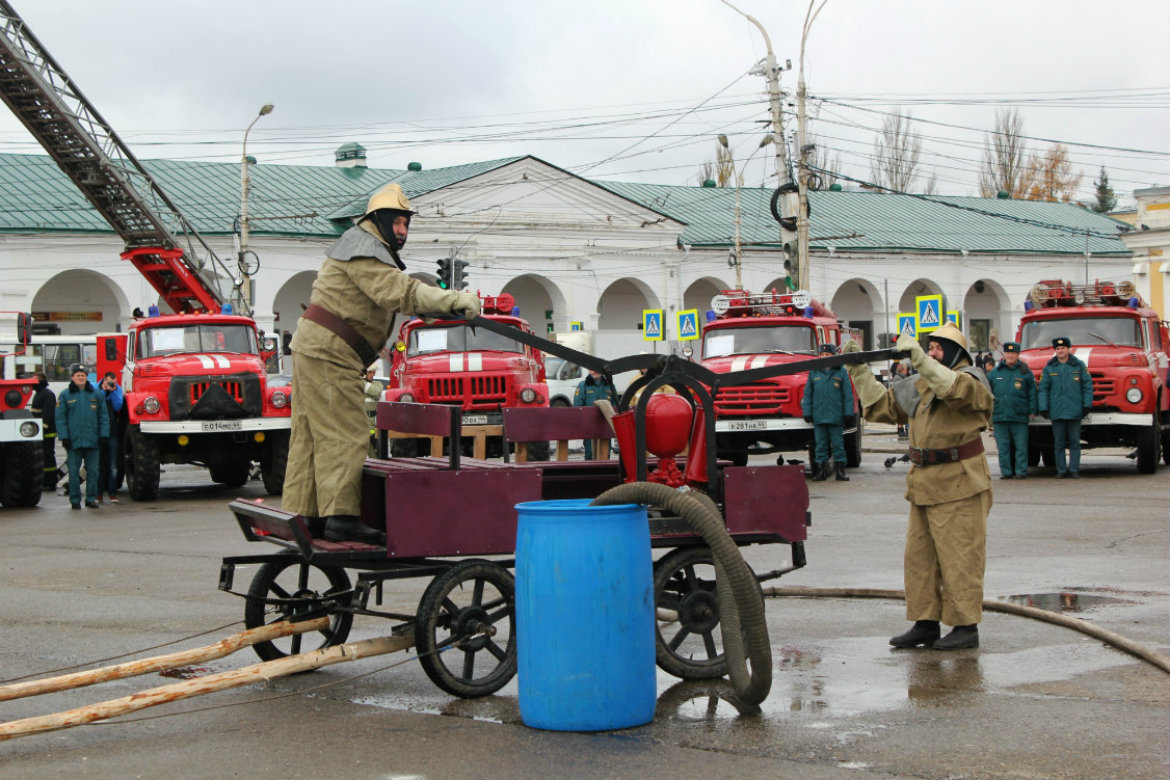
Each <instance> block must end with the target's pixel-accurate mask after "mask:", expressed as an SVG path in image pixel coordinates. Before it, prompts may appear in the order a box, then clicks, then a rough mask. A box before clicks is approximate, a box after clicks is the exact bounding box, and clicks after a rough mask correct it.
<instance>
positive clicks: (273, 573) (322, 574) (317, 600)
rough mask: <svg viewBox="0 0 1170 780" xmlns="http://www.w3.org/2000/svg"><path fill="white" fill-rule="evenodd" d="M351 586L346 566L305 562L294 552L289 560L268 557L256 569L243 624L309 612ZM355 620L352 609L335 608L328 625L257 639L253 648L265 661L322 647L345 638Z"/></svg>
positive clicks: (264, 622) (330, 645)
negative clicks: (337, 609)
mask: <svg viewBox="0 0 1170 780" xmlns="http://www.w3.org/2000/svg"><path fill="white" fill-rule="evenodd" d="M349 588H350V582H349V575H348V574H346V573H345V569H341V568H338V567H336V566H318V565H317V564H314V563H306V562H304V561H302V560H300V559H299V558H297V557H294V556H292V555H290V556H288V560H283V559H277V560H273V561H269V562H268V563H266V564H264V565H263V566H261V567H260V570H259V571H257V572H256V577H255V578H254V579H253V580H252V585H251V587H249V588H248V602H247V605H246V606H245V607H244V625H246V626H247V627H248V628H256V627H258V626H263V625H266V624H268V623H276V622H278V621H281V620H285V619H287V618H291V617H293V616H295V615H298V614H302V613H305V612H309V611H310V610H314V609H317V608H319V607H321V606H322V604H323V603H324V601H325V600H326V599H327V597H328V596H330V595H331V594H334V593H338V592H340V591H346V590H349ZM352 624H353V614H352V613H350V612H333V613H332V614H331V615H330V619H329V627H328V628H326V629H323V630H321V631H317V632H315V633H311V634H294V635H292V636H286V637H281V638H280V639H274V640H272V641H271V642H258V643H257V644H255V645H253V646H252V649H254V650H255V651H256V655H258V656H260V657H261V658H263V659H264V660H265V661H274V660H276V659H277V658H284V657H285V656H288V655H296V654H297V653H307V652H310V651H312V650H321V649H324V648H326V647H332V646H334V645H340V644H342V643H343V642H345V640H346V637H348V636H349V628H350V626H351V625H352Z"/></svg>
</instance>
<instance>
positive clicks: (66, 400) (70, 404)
mask: <svg viewBox="0 0 1170 780" xmlns="http://www.w3.org/2000/svg"><path fill="white" fill-rule="evenodd" d="M69 373H70V379H71V380H72V382H71V384H70V385H69V387H68V388H67V389H66V390H64V391H63V392H62V393H61V397H60V398H58V399H57V438H58V439H59V440H60V442H61V446H63V447H64V448H65V458H66V462H67V463H68V464H69V503H70V504H72V505H73V508H74V509H81V463H82V461H84V462H85V473H86V479H85V505H86V506H87V507H89V508H90V509H98V508H99V506H100V505H99V504H98V502H97V499H98V483H99V480H100V477H99V474H100V466H99V463H100V458H99V457H98V452H99V448H100V447H102V446H105V445H106V444H107V442H108V441H109V438H110V416H109V413H108V412H107V411H106V399H105V396H104V395H103V394H102V393H100V392H98V390H97V389H96V388H95V387H94V386H93V385H92V384H91V383H90V381H89V376H88V374H87V373H86V370H85V366H82V365H75V366H73V370H72V371H70V372H69Z"/></svg>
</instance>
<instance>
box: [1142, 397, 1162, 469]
mask: <svg viewBox="0 0 1170 780" xmlns="http://www.w3.org/2000/svg"><path fill="white" fill-rule="evenodd" d="M1161 443H1162V431H1161V430H1160V426H1159V425H1158V414H1157V413H1156V412H1155V413H1154V421H1153V422H1152V423H1151V424H1150V426H1149V427H1148V428H1143V429H1142V430H1141V431H1140V432H1139V433H1138V443H1137V470H1138V473H1139V474H1153V473H1154V472H1155V471H1157V469H1158V458H1159V457H1161V452H1159V447H1158V445H1160V444H1161Z"/></svg>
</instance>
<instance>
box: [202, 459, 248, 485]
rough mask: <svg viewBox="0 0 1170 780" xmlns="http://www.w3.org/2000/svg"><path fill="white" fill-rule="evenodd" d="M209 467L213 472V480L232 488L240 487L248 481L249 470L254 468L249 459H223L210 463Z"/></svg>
mask: <svg viewBox="0 0 1170 780" xmlns="http://www.w3.org/2000/svg"><path fill="white" fill-rule="evenodd" d="M207 468H208V471H210V472H211V481H212V482H218V483H219V484H221V485H226V486H227V487H230V488H238V487H242V486H243V485H244V484H245V483H247V481H248V476H249V472H251V470H252V461H250V460H247V459H239V460H221V461H219V462H217V463H210V464H208V467H207Z"/></svg>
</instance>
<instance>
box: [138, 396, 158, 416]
mask: <svg viewBox="0 0 1170 780" xmlns="http://www.w3.org/2000/svg"><path fill="white" fill-rule="evenodd" d="M142 408H143V409H145V410H146V413H147V414H158V410H159V409H161V408H162V404H160V403H159V402H158V399H157V398H155V397H154V396H153V395H148V396H146V400H145V401H143V402H142Z"/></svg>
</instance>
